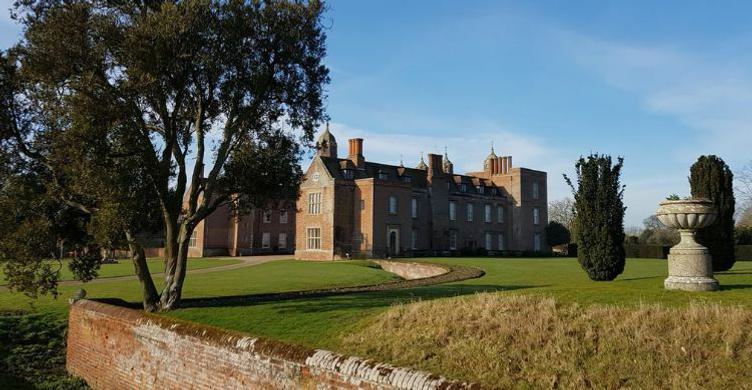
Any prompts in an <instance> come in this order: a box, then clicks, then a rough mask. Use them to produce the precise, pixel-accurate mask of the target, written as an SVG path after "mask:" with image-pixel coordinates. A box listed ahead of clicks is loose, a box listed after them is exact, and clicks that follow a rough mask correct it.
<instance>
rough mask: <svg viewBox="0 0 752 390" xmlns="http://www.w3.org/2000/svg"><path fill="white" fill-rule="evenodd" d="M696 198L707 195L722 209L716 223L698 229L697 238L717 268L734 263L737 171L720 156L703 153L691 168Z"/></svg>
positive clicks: (725, 267) (718, 208)
mask: <svg viewBox="0 0 752 390" xmlns="http://www.w3.org/2000/svg"><path fill="white" fill-rule="evenodd" d="M689 172H690V176H689V185H690V186H691V187H692V197H693V198H707V199H710V200H712V201H713V203H715V207H716V209H717V211H718V219H717V220H716V222H715V223H714V224H713V225H711V226H709V227H707V228H705V229H702V230H700V231H699V232H697V240H698V241H699V242H700V243H701V244H702V245H704V246H706V247H707V248H708V249H709V250H710V255H711V256H713V270H714V271H727V270H729V269H731V267H733V266H734V262H735V261H736V259H735V257H734V207H735V203H736V201H735V200H734V174H733V173H732V172H731V169H729V167H728V165H726V163H725V162H724V161H723V159H721V158H720V157H718V156H713V155H711V156H700V158H698V159H697V162H695V163H694V164H693V165H692V168H690V170H689Z"/></svg>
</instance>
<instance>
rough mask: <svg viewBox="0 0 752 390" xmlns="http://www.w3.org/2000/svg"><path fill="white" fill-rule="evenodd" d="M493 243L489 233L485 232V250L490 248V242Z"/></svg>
mask: <svg viewBox="0 0 752 390" xmlns="http://www.w3.org/2000/svg"><path fill="white" fill-rule="evenodd" d="M492 243H493V239H492V238H491V233H486V247H485V248H486V250H489V251H490V250H491V244H492Z"/></svg>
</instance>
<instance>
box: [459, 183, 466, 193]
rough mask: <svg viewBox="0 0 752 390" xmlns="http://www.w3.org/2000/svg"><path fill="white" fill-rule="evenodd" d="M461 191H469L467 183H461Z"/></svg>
mask: <svg viewBox="0 0 752 390" xmlns="http://www.w3.org/2000/svg"><path fill="white" fill-rule="evenodd" d="M460 192H467V184H465V183H462V184H460Z"/></svg>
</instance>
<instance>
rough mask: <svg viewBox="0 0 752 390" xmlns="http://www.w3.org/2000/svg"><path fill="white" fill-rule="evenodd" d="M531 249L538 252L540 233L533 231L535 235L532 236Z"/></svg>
mask: <svg viewBox="0 0 752 390" xmlns="http://www.w3.org/2000/svg"><path fill="white" fill-rule="evenodd" d="M533 249H534V250H535V251H536V252H540V250H541V235H540V233H535V237H534V238H533Z"/></svg>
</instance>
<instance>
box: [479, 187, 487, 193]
mask: <svg viewBox="0 0 752 390" xmlns="http://www.w3.org/2000/svg"><path fill="white" fill-rule="evenodd" d="M485 191H486V187H483V186H478V193H479V194H484V193H485Z"/></svg>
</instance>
